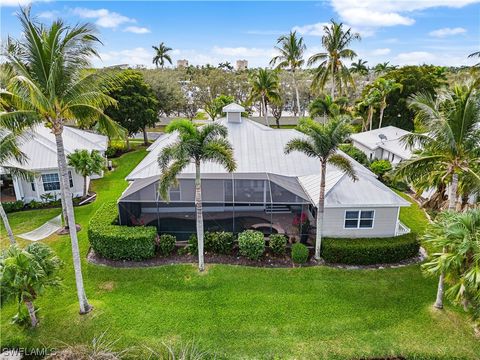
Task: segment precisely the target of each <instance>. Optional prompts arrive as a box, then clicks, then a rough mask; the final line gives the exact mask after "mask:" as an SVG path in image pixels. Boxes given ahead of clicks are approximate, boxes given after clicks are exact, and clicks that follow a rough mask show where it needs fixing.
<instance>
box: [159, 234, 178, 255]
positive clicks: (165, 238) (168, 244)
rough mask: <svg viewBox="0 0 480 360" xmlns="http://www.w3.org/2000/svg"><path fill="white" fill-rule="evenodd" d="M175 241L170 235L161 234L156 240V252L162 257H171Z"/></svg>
mask: <svg viewBox="0 0 480 360" xmlns="http://www.w3.org/2000/svg"><path fill="white" fill-rule="evenodd" d="M176 242H177V239H176V238H175V236H173V235H170V234H163V235H160V237H159V239H158V252H159V253H160V255H162V256H169V255H172V253H173V251H174V250H175V243H176Z"/></svg>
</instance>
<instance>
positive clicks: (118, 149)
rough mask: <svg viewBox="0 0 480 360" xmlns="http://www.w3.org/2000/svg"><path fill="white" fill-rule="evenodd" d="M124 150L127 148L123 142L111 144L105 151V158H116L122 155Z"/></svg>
mask: <svg viewBox="0 0 480 360" xmlns="http://www.w3.org/2000/svg"><path fill="white" fill-rule="evenodd" d="M126 150H127V147H126V145H125V144H124V143H123V142H115V143H113V142H112V143H111V144H110V146H109V147H108V148H107V150H106V151H105V156H106V157H108V158H112V157H117V156H120V155H122V154H123V153H124V152H125V151H126Z"/></svg>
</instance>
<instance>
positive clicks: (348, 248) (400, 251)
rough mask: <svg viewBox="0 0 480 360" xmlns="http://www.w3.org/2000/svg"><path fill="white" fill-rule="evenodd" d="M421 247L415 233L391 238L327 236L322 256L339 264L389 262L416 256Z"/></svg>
mask: <svg viewBox="0 0 480 360" xmlns="http://www.w3.org/2000/svg"><path fill="white" fill-rule="evenodd" d="M419 247H420V245H419V242H418V240H417V235H416V234H415V233H409V234H405V235H401V236H396V237H391V238H364V239H363V238H362V239H337V238H325V239H324V240H323V242H322V257H323V259H324V260H325V261H326V262H329V263H338V264H348V265H373V264H388V263H395V262H399V261H401V260H405V259H409V258H412V257H414V256H416V255H417V254H418V250H419Z"/></svg>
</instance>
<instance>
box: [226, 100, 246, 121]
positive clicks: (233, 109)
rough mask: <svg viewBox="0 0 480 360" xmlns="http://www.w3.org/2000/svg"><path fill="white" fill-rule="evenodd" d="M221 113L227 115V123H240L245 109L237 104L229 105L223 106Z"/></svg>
mask: <svg viewBox="0 0 480 360" xmlns="http://www.w3.org/2000/svg"><path fill="white" fill-rule="evenodd" d="M222 111H223V112H224V113H226V114H227V121H228V122H229V123H241V122H242V112H244V111H245V108H244V107H243V106H240V105H238V104H235V103H231V104H228V105H227V106H224V107H223V109H222Z"/></svg>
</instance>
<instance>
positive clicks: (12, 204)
mask: <svg viewBox="0 0 480 360" xmlns="http://www.w3.org/2000/svg"><path fill="white" fill-rule="evenodd" d="M2 206H3V210H5V212H6V213H7V214H8V213H11V212H14V211H20V210H22V209H23V207H24V206H25V204H24V203H23V201H22V200H17V201H7V202H2Z"/></svg>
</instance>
